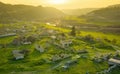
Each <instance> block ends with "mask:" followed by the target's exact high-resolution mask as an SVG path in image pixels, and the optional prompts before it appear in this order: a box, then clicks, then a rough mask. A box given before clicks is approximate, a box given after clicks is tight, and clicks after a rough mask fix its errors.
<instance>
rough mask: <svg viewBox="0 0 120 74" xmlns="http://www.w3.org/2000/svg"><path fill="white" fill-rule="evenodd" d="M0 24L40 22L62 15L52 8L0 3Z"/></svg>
mask: <svg viewBox="0 0 120 74" xmlns="http://www.w3.org/2000/svg"><path fill="white" fill-rule="evenodd" d="M0 9H1V11H0V22H5V23H6V22H11V21H13V22H14V21H21V20H28V21H31V20H32V21H33V20H41V19H45V18H54V17H61V16H63V15H64V13H63V12H61V11H60V10H58V9H56V8H53V7H42V6H36V7H35V6H30V5H10V4H4V3H0Z"/></svg>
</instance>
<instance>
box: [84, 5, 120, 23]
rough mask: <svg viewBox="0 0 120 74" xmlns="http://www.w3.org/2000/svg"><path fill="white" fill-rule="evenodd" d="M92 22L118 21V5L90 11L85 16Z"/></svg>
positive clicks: (119, 9) (119, 13)
mask: <svg viewBox="0 0 120 74" xmlns="http://www.w3.org/2000/svg"><path fill="white" fill-rule="evenodd" d="M85 17H86V18H89V19H91V20H93V21H105V22H107V21H109V22H113V21H118V22H119V21H120V4H118V5H112V6H108V7H106V8H101V9H99V10H95V11H92V12H90V13H88V14H87V15H85Z"/></svg>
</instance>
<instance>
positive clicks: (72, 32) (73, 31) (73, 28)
mask: <svg viewBox="0 0 120 74" xmlns="http://www.w3.org/2000/svg"><path fill="white" fill-rule="evenodd" d="M71 35H72V36H76V29H75V26H73V27H72V31H71Z"/></svg>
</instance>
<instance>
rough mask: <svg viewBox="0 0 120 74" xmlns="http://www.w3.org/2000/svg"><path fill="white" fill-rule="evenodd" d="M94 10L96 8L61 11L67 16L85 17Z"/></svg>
mask: <svg viewBox="0 0 120 74" xmlns="http://www.w3.org/2000/svg"><path fill="white" fill-rule="evenodd" d="M96 9H97V8H83V9H64V10H62V11H63V12H64V13H66V14H68V15H75V16H80V15H86V14H88V13H90V12H92V11H94V10H96Z"/></svg>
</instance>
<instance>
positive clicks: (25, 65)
mask: <svg viewBox="0 0 120 74" xmlns="http://www.w3.org/2000/svg"><path fill="white" fill-rule="evenodd" d="M44 27H45V28H47V29H54V30H58V31H59V32H63V33H69V32H70V30H69V29H63V28H58V27H53V26H48V25H47V26H44ZM33 33H34V32H33ZM87 34H91V35H93V36H94V37H95V38H97V37H101V38H103V37H107V38H110V39H113V38H115V39H117V40H118V41H120V40H119V37H120V36H116V35H110V34H103V33H99V32H81V34H78V36H81V35H82V36H84V35H87ZM13 39H14V37H8V38H0V42H1V43H2V42H4V43H10V42H11V41H12V40H13ZM48 40H51V39H50V38H47V37H46V38H42V39H41V40H40V41H37V42H36V43H39V44H41V45H43V46H44V45H45V42H46V41H48ZM73 40H74V43H76V44H73V45H72V46H71V48H75V49H84V48H87V50H88V51H89V54H86V55H87V56H88V57H90V58H87V59H84V58H81V59H80V60H79V64H78V65H74V66H72V67H71V68H70V69H69V70H68V71H65V72H64V71H59V72H58V71H55V70H52V71H51V70H49V69H50V68H51V67H52V65H54V64H49V63H48V64H42V65H40V64H39V62H40V59H42V58H44V59H47V58H49V57H50V56H51V54H53V53H59V52H60V51H62V50H60V48H57V47H56V46H54V45H52V44H50V47H49V49H48V50H47V52H45V53H43V54H40V53H39V52H37V51H35V50H34V44H36V43H34V44H32V45H27V46H26V45H25V46H17V47H15V46H12V45H10V46H8V47H7V48H2V49H0V58H1V61H0V73H2V74H6V73H8V74H9V73H10V72H14V71H15V74H21V73H22V71H23V73H25V74H27V73H28V74H30V73H32V72H33V73H35V74H47V73H48V72H49V73H50V74H85V73H86V71H89V72H90V73H91V74H95V72H96V71H100V70H103V69H106V68H107V67H108V65H107V63H106V62H104V63H102V64H95V63H93V62H92V61H90V59H91V58H92V57H94V56H95V55H97V54H99V55H100V54H107V53H114V50H111V49H99V48H97V49H96V50H93V49H92V48H91V45H89V43H88V42H84V41H82V40H81V39H76V38H73ZM119 43H120V42H119ZM119 43H118V44H119ZM86 44H88V45H87V46H86ZM23 48H26V49H29V50H31V52H30V54H29V56H27V57H26V58H25V59H23V60H18V61H14V60H12V57H13V56H12V54H11V52H12V50H14V49H23ZM56 51H57V52H56ZM25 71H26V72H25ZM23 73H22V74H23Z"/></svg>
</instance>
